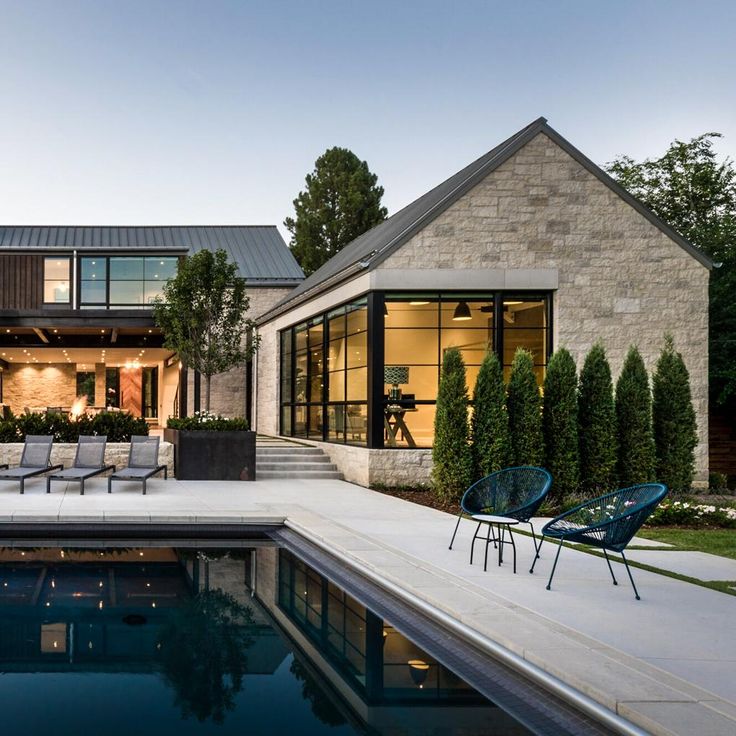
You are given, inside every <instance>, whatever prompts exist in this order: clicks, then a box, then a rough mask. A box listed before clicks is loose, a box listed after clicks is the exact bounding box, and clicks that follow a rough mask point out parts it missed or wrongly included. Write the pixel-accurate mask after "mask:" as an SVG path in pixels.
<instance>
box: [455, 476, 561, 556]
mask: <svg viewBox="0 0 736 736" xmlns="http://www.w3.org/2000/svg"><path fill="white" fill-rule="evenodd" d="M551 485H552V476H551V475H550V474H549V473H548V472H547V471H546V470H545V469H544V468H537V467H534V466H532V465H522V466H519V467H515V468H504V469H503V470H497V471H496V472H495V473H491V474H490V475H487V476H486V477H485V478H481V479H480V480H479V481H477V482H476V483H474V484H473V485H472V486H470V488H468V490H467V491H465V493H464V494H463V498H462V500H461V501H460V513H459V514H458V517H457V524H455V531H454V532H453V534H452V539H451V540H450V549H452V545H453V543H454V542H455V536H456V535H457V530H458V527H459V526H460V520H461V519H462V516H463V513H465V514H467V515H468V516H474V515H477V514H488V515H492V516H503V517H506V518H509V519H516V520H517V521H519V522H522V523H524V524H529V526H530V527H531V530H532V538H533V539H534V548H535V549H538V548H537V536H536V534H535V533H534V524H532V522H531V519H532V517H533V516H534V514H536V513H537V510H538V509H539V507H540V506H541V505H542V501H544V498H545V496H546V495H547V493H548V492H549V489H550V486H551ZM482 523H483V522H482V521H480V522H478V526H477V527H476V530H475V534H476V536H477V534H478V530H479V529H480V526H481V524H482Z"/></svg>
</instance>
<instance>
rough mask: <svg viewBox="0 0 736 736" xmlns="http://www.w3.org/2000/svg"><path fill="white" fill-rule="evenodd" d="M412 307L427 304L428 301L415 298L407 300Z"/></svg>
mask: <svg viewBox="0 0 736 736" xmlns="http://www.w3.org/2000/svg"><path fill="white" fill-rule="evenodd" d="M409 304H411V306H412V307H423V306H424V305H425V304H429V302H428V301H422V300H416V301H411V302H409Z"/></svg>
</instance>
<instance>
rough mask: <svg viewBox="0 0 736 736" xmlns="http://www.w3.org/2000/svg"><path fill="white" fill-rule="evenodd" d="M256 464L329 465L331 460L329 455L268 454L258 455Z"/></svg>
mask: <svg viewBox="0 0 736 736" xmlns="http://www.w3.org/2000/svg"><path fill="white" fill-rule="evenodd" d="M256 462H262V463H328V462H330V458H329V457H328V456H327V455H323V454H320V455H306V454H304V453H298V454H296V455H285V454H284V455H281V454H280V455H276V454H273V455H272V454H270V453H268V454H266V455H261V454H260V453H256Z"/></svg>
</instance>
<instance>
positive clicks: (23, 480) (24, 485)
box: [20, 478, 26, 494]
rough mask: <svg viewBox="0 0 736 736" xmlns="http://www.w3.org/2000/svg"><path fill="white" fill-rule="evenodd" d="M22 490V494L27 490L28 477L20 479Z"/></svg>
mask: <svg viewBox="0 0 736 736" xmlns="http://www.w3.org/2000/svg"><path fill="white" fill-rule="evenodd" d="M20 492H21V494H23V493H25V492H26V479H25V478H21V479H20Z"/></svg>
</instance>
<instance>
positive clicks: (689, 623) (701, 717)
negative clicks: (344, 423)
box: [0, 478, 736, 736]
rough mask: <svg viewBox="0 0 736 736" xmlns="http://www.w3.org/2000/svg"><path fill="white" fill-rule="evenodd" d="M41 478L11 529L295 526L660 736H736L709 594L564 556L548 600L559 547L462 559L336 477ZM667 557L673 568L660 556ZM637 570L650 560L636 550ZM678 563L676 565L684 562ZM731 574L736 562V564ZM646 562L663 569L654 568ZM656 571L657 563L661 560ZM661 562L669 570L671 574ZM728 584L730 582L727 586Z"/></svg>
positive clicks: (575, 553) (721, 637) (413, 511)
mask: <svg viewBox="0 0 736 736" xmlns="http://www.w3.org/2000/svg"><path fill="white" fill-rule="evenodd" d="M63 489H64V486H63V484H59V485H58V486H57V487H56V489H55V490H54V491H53V492H52V494H50V495H47V494H46V493H45V488H44V482H43V481H42V480H36V481H30V482H29V483H28V485H27V486H26V494H25V495H24V496H21V495H20V494H18V492H17V485H13V484H8V483H0V522H4V523H7V522H13V523H15V522H26V523H34V522H39V523H40V522H61V523H70V522H94V523H100V522H102V523H103V524H104V523H105V522H109V523H114V522H127V523H133V522H139V523H144V524H145V523H205V522H212V523H228V522H241V523H243V522H247V523H271V524H281V523H284V524H285V525H286V526H287V527H289V528H292V529H294V530H295V531H297V532H299V533H301V534H302V535H303V536H305V537H306V538H307V539H310V540H312V541H313V542H315V543H317V544H321V545H323V546H325V547H326V548H328V549H329V550H331V551H332V552H333V553H334V554H336V555H337V556H338V557H340V558H342V559H345V560H346V561H349V562H351V563H352V564H354V565H356V566H358V567H359V568H362V569H363V570H366V571H368V572H371V573H373V574H374V575H375V576H378V577H380V578H382V579H384V580H386V581H387V582H388V583H391V584H394V585H397V586H399V587H400V588H401V589H402V590H404V591H407V593H410V594H411V595H413V596H415V597H416V598H418V599H420V600H421V601H424V602H425V603H427V604H429V605H431V606H433V607H434V608H436V609H437V610H438V611H441V612H443V613H444V614H446V615H448V616H450V617H451V618H452V619H454V620H455V621H458V622H460V623H461V624H464V625H465V626H467V627H469V628H470V629H472V630H474V631H476V632H478V633H479V634H480V635H482V636H483V637H486V638H487V639H489V640H491V641H492V642H496V643H497V644H499V645H501V646H502V647H504V648H506V649H507V650H509V651H510V652H512V653H514V654H516V655H518V656H519V657H521V658H523V659H524V660H526V661H527V662H529V663H531V664H533V665H536V666H537V667H539V668H541V669H542V670H544V671H546V672H548V673H550V674H551V675H553V676H555V677H557V678H559V679H560V680H562V681H563V682H564V683H566V684H568V685H569V686H571V687H574V688H576V689H577V690H579V691H581V692H582V693H584V694H586V695H587V696H589V697H590V698H592V699H593V700H595V701H597V702H598V703H600V704H602V705H604V706H605V707H607V708H609V709H610V710H611V711H613V712H615V713H617V714H619V715H620V716H622V717H623V718H625V719H627V720H629V721H630V722H631V723H633V724H635V725H636V726H638V727H639V728H640V729H642V730H643V731H647V732H651V733H655V734H683V735H684V734H688V735H691V734H698V736H707V735H709V734H714V735H715V734H729V735H730V734H733V733H736V677H734V674H736V636H734V633H736V624H735V623H734V621H735V620H736V599H734V597H733V596H729V595H726V594H724V593H721V592H718V591H715V590H711V589H708V588H705V587H702V586H698V585H694V584H691V583H687V582H683V581H680V580H676V579H673V578H670V577H666V576H664V575H660V574H657V573H654V572H648V571H645V570H641V569H634V570H633V573H634V576H635V579H636V582H637V586H638V587H639V591H640V593H641V596H642V600H641V601H636V600H635V599H634V596H633V593H632V590H631V587H630V585H629V581H628V579H627V577H626V572H625V569H624V568H623V566H622V565H617V566H615V567H614V570H615V571H616V575H617V577H618V579H619V585H618V586H617V587H614V586H613V585H612V584H611V579H610V576H609V574H608V570H607V569H606V565H605V562H604V561H603V560H602V559H599V558H597V557H595V556H593V555H590V554H587V553H585V552H582V551H579V550H576V549H563V550H562V553H561V555H560V563H559V566H558V570H557V573H556V575H555V580H554V584H553V588H552V591H547V590H545V585H546V582H547V576H548V575H549V570H550V566H551V564H552V559H553V552H554V551H555V550H554V547H553V546H552V545H549V546H545V549H543V552H542V554H543V557H542V559H541V560H540V561H539V562H538V563H537V569H536V572H535V574H534V575H529V573H528V568H529V566H530V564H531V561H532V557H533V547H532V542H531V538H529V537H527V536H524V535H516V540H517V548H518V567H517V569H518V574H516V575H514V574H513V573H512V569H511V555H510V550H509V552H508V553H507V555H506V560H505V562H504V565H503V566H502V567H498V566H497V564H496V558H495V556H494V554H493V552H494V551H493V550H491V551H490V554H489V565H488V572H485V573H484V572H483V563H482V550H481V554H478V550H480V548H479V547H478V548H477V549H476V560H475V563H474V564H473V565H472V566H470V565H469V564H468V557H469V548H470V539H471V537H472V528H473V527H472V526H471V524H470V523H469V522H463V524H462V525H461V527H460V532H459V534H458V539H457V540H456V542H455V547H454V549H453V550H452V551H449V550H448V549H447V545H448V543H449V539H450V536H451V534H452V529H453V526H454V519H453V518H452V517H450V516H448V515H447V514H444V513H442V512H439V511H435V510H433V509H429V508H425V507H422V506H417V505H416V504H412V503H409V502H406V501H402V500H400V499H397V498H392V497H390V496H386V495H382V494H379V493H376V492H374V491H370V490H367V489H365V488H362V487H360V486H356V485H353V484H351V483H346V482H344V481H337V480H289V481H284V480H268V481H267V480H264V481H257V482H253V483H240V482H222V483H217V482H195V481H175V480H170V481H162V480H152V481H150V482H149V490H148V495H146V496H142V495H141V493H140V486H136V485H133V484H125V483H120V484H119V486H117V487H116V488H115V490H114V491H113V493H112V494H111V495H108V493H107V490H106V480H105V479H104V478H99V479H93V480H92V481H90V482H89V484H88V486H87V490H86V493H85V495H84V496H80V495H79V493H78V490H77V488H76V486H73V485H69V486H68V490H63ZM670 554H674V555H677V562H676V563H675V564H676V565H677V566H678V567H680V566H682V565H683V564H685V563H684V562H683V560H685V561H687V565H688V568H687V569H688V570H689V571H690V572H688V574H692V571H695V572H699V573H700V574H698V575H697V576H696V577H698V578H700V579H702V580H710V579H729V578H728V575H729V574H730V573H729V570H730V569H733V570H734V577H733V578H730V579H733V580H736V562H734V561H729V560H724V558H715V559H716V560H717V566H716V564H715V563H714V566H713V571H712V572H713V577H712V578H711V577H709V575H710V571H709V570H708V567H709V560H708V557H711V556H706V557H705V559H704V558H703V556H702V555H700V556H699V553H692V555H693V556H692V558H686V557H684V556H685V555H688V554H690V553H686V552H674V551H673V552H668V551H661V552H660V551H657V552H647V553H646V555H647V556H649V555H657V565H660V563H661V565H664V566H666V564H667V558H666V556H667V555H670ZM662 557H664V558H665V559H664V560H660V558H662ZM631 558H632V559H638V558H637V556H636V555H635V553H634V552H633V551H632V554H631ZM672 559H673V561H674V559H675V558H672ZM729 563H732V564H729ZM647 564H650V563H648V562H647ZM651 564H654V563H651ZM661 565H660V566H661ZM724 576H725V577H724Z"/></svg>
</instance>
